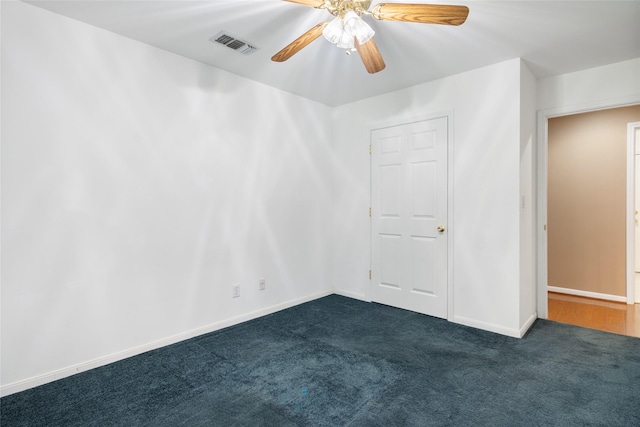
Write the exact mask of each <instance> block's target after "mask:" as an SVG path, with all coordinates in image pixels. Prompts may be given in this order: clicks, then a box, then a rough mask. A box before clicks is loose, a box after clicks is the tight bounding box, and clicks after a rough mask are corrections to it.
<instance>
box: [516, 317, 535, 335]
mask: <svg viewBox="0 0 640 427" xmlns="http://www.w3.org/2000/svg"><path fill="white" fill-rule="evenodd" d="M536 319H538V313H537V312H534V313H533V314H532V315H531V317H529V318H528V319H527V321H526V322H524V325H522V328H520V338H522V337H523V336H524V334H526V333H527V331H528V330H529V329H530V328H531V327H532V326H533V324H534V323H535V321H536Z"/></svg>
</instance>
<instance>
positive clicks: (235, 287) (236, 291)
mask: <svg viewBox="0 0 640 427" xmlns="http://www.w3.org/2000/svg"><path fill="white" fill-rule="evenodd" d="M239 296H240V285H233V298H238V297H239Z"/></svg>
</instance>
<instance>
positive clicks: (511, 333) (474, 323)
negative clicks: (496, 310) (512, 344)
mask: <svg viewBox="0 0 640 427" xmlns="http://www.w3.org/2000/svg"><path fill="white" fill-rule="evenodd" d="M453 323H458V324H460V325H465V326H471V327H472V328H476V329H482V330H484V331H489V332H495V333H496V334H500V335H506V336H508V337H513V338H522V336H523V334H522V332H521V330H520V329H512V328H505V327H504V326H499V325H494V324H492V323H486V322H481V321H479V320H473V319H469V318H467V317H462V316H453ZM532 323H533V322H532Z"/></svg>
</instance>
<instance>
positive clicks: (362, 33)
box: [343, 10, 375, 44]
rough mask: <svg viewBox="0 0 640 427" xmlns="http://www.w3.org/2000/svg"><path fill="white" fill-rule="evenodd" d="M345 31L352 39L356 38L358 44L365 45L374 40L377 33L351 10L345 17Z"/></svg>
mask: <svg viewBox="0 0 640 427" xmlns="http://www.w3.org/2000/svg"><path fill="white" fill-rule="evenodd" d="M343 20H344V31H345V32H346V33H347V34H349V35H350V36H351V37H356V38H357V39H358V43H360V44H365V43H366V42H368V41H369V40H371V38H373V36H374V34H375V31H373V28H371V27H370V26H369V24H367V23H366V22H364V20H363V19H362V18H361V17H360V16H358V14H357V13H355V12H354V11H352V10H350V11H349V12H347V14H346V15H345V16H344V19H343Z"/></svg>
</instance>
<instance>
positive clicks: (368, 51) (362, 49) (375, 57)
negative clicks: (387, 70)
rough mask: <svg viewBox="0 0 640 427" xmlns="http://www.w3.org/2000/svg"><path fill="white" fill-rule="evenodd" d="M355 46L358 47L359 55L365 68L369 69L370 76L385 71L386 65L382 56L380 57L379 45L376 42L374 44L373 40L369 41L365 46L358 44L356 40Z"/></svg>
mask: <svg viewBox="0 0 640 427" xmlns="http://www.w3.org/2000/svg"><path fill="white" fill-rule="evenodd" d="M354 44H355V45H356V49H357V50H358V54H360V58H362V62H363V63H364V67H365V68H366V69H367V71H368V72H369V74H374V73H377V72H378V71H382V70H384V67H386V65H385V63H384V60H383V59H382V55H380V51H379V50H378V45H376V42H374V41H373V39H371V40H369V41H368V42H366V43H365V44H360V43H358V39H355V40H354Z"/></svg>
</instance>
